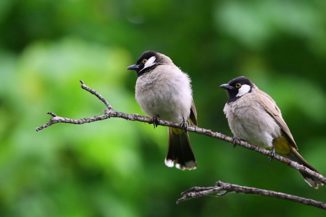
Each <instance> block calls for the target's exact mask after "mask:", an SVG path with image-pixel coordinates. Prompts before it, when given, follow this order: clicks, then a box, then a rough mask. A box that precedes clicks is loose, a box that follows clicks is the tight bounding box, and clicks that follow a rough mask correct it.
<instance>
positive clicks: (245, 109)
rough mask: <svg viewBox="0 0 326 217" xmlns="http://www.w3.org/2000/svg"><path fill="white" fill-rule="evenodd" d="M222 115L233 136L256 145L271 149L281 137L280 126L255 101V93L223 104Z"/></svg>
mask: <svg viewBox="0 0 326 217" xmlns="http://www.w3.org/2000/svg"><path fill="white" fill-rule="evenodd" d="M223 111H224V113H225V115H226V118H227V120H228V123H229V126H230V129H231V131H232V133H233V134H234V136H236V137H238V138H240V139H244V140H246V141H248V142H250V143H253V144H256V145H262V146H265V147H273V139H274V138H276V137H278V136H280V135H281V130H280V126H279V125H278V124H277V123H276V121H275V120H274V118H273V117H272V116H270V115H269V114H268V113H267V112H266V111H265V109H264V108H263V107H262V105H261V104H260V103H259V102H258V101H257V97H255V93H249V94H246V95H244V96H242V97H240V98H239V99H237V100H236V101H234V102H230V103H227V104H225V107H224V110H223Z"/></svg>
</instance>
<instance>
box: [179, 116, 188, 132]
mask: <svg viewBox="0 0 326 217" xmlns="http://www.w3.org/2000/svg"><path fill="white" fill-rule="evenodd" d="M180 126H181V127H182V129H183V130H184V131H185V132H187V128H188V123H187V121H186V120H185V119H184V118H183V119H182V122H181V124H180Z"/></svg>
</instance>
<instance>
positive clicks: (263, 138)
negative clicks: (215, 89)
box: [220, 76, 323, 189]
mask: <svg viewBox="0 0 326 217" xmlns="http://www.w3.org/2000/svg"><path fill="white" fill-rule="evenodd" d="M220 87H222V88H224V89H225V90H226V91H227V93H228V96H229V99H228V101H227V103H226V104H225V106H224V110H223V111H224V113H225V115H226V118H227V120H228V123H229V127H230V129H231V131H232V133H233V135H234V137H235V139H242V140H245V141H247V142H250V143H252V144H255V145H260V146H262V147H264V148H266V149H270V150H273V151H275V152H276V153H278V154H280V155H282V156H285V157H288V158H289V159H291V160H293V161H296V162H297V163H299V164H302V165H304V166H306V167H308V168H309V169H311V170H313V171H316V172H318V171H317V170H316V169H315V168H313V167H312V166H311V165H310V164H309V163H308V162H307V161H306V160H305V159H304V158H303V157H302V156H301V155H300V154H299V152H298V147H297V145H296V142H295V141H294V138H293V136H292V134H291V132H290V129H289V128H288V126H287V124H286V123H285V121H284V120H283V117H282V114H281V110H280V109H279V107H278V106H277V105H276V103H275V101H274V100H273V99H272V98H271V97H270V96H269V95H268V94H267V93H265V92H263V91H262V90H260V89H259V88H258V87H257V86H256V85H255V84H254V83H252V82H251V81H250V80H249V79H247V78H246V77H243V76H241V77H237V78H234V79H232V80H231V81H229V82H228V83H227V84H222V85H220ZM300 173H301V175H302V176H303V178H304V179H305V181H306V182H307V183H308V184H309V185H310V186H311V187H313V188H316V189H317V188H318V187H319V186H322V185H323V183H322V182H321V181H319V180H318V179H316V178H314V177H312V176H310V175H309V174H307V173H305V172H301V171H300Z"/></svg>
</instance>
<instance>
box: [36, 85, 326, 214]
mask: <svg viewBox="0 0 326 217" xmlns="http://www.w3.org/2000/svg"><path fill="white" fill-rule="evenodd" d="M80 85H81V88H82V89H83V90H85V91H87V92H89V93H90V94H92V95H94V96H95V97H96V98H97V99H98V100H100V101H101V102H102V103H103V104H104V106H105V110H104V112H103V113H102V114H100V115H96V116H91V117H85V118H80V119H72V118H68V117H61V116H58V115H56V114H55V113H53V112H48V113H47V114H48V115H50V116H51V118H50V120H49V121H48V122H47V123H45V124H43V125H41V126H39V127H38V128H36V131H37V132H39V131H41V130H44V129H46V128H48V127H50V126H52V125H54V124H57V123H67V124H86V123H92V122H96V121H102V120H105V119H109V118H121V119H125V120H129V121H138V122H143V123H148V124H153V118H150V117H147V116H142V115H138V114H127V113H124V112H119V111H115V110H114V109H113V108H112V106H111V104H110V103H109V102H108V101H107V100H106V99H105V98H104V97H103V96H102V95H101V94H99V93H98V92H97V91H96V90H94V89H92V88H90V87H88V86H87V85H86V84H85V83H84V82H83V81H80ZM155 124H156V125H161V126H169V127H174V128H179V129H185V130H187V131H190V132H194V133H197V134H201V135H204V136H208V137H212V138H216V139H219V140H223V141H226V142H228V143H229V144H231V145H233V146H234V145H237V146H241V147H243V148H246V149H249V150H252V151H255V152H259V153H260V154H263V155H265V156H268V157H269V158H271V159H275V160H277V161H280V162H282V163H284V164H286V165H288V166H290V167H292V168H294V169H296V170H298V171H301V172H305V173H307V174H309V175H311V176H313V177H316V178H317V179H318V180H320V181H321V182H323V183H324V184H326V178H325V177H324V176H322V175H321V174H319V173H317V172H315V171H312V170H311V169H309V168H307V167H305V166H303V165H301V164H298V163H297V162H294V161H292V160H290V159H288V158H286V157H283V156H280V155H278V154H276V153H274V152H273V151H269V150H266V149H263V148H261V147H259V146H255V145H252V144H249V143H247V142H245V141H243V140H237V139H234V138H233V137H230V136H226V135H224V134H222V133H220V132H215V131H212V130H210V129H205V128H201V127H198V126H190V125H187V126H181V125H180V123H174V122H170V121H165V120H161V119H157V120H156V122H155ZM229 192H236V193H245V194H257V195H263V196H269V197H275V198H279V199H285V200H291V201H295V202H297V203H301V204H305V205H309V206H314V207H318V208H321V209H326V203H323V202H321V201H315V200H313V199H308V198H302V197H298V196H295V195H290V194H285V193H282V192H275V191H269V190H265V189H259V188H253V187H247V186H240V185H235V184H231V183H225V182H222V181H218V182H217V183H216V185H214V186H211V187H193V188H191V189H189V190H187V191H185V192H183V193H182V194H181V198H180V199H178V201H177V203H179V202H182V201H185V200H189V199H192V198H198V197H202V196H207V195H217V196H223V195H225V194H227V193H229Z"/></svg>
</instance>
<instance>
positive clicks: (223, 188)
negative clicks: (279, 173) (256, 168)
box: [177, 181, 326, 209]
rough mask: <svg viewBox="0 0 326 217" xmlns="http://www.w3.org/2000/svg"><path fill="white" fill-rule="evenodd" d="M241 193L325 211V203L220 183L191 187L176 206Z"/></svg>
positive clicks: (183, 193)
mask: <svg viewBox="0 0 326 217" xmlns="http://www.w3.org/2000/svg"><path fill="white" fill-rule="evenodd" d="M231 192H234V193H243V194H255V195H261V196H267V197H274V198H279V199H283V200H289V201H293V202H297V203H301V204H304V205H307V206H314V207H317V208H320V209H326V203H324V202H321V201H317V200H313V199H309V198H304V197H299V196H296V195H291V194H285V193H282V192H277V191H270V190H266V189H260V188H254V187H247V186H241V185H236V184H231V183H226V182H222V181H218V182H217V183H216V185H215V186H211V187H192V188H190V189H189V190H187V191H185V192H182V193H181V197H180V198H179V199H178V200H177V204H178V203H180V202H183V201H186V200H190V199H194V198H199V197H203V196H209V195H214V196H223V195H225V194H227V193H231Z"/></svg>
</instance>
